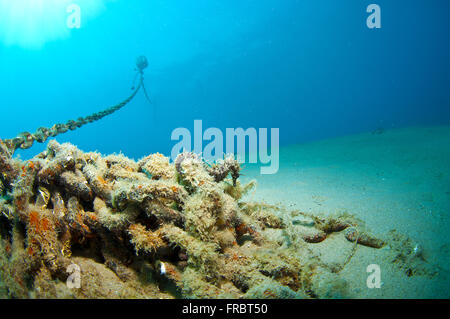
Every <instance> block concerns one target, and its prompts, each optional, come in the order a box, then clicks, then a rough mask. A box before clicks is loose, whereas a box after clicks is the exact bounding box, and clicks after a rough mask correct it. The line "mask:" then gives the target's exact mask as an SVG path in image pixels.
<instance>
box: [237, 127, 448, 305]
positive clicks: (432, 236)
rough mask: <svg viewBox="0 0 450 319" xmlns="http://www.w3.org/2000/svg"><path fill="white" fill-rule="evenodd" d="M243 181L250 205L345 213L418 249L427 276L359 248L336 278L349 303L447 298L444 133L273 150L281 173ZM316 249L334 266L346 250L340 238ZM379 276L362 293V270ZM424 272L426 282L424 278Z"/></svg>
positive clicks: (250, 169) (403, 132)
mask: <svg viewBox="0 0 450 319" xmlns="http://www.w3.org/2000/svg"><path fill="white" fill-rule="evenodd" d="M244 174H245V176H243V177H242V179H243V180H251V179H257V181H258V187H257V191H255V192H253V193H252V194H250V195H249V196H251V197H252V199H255V200H264V201H266V202H268V203H273V204H279V205H282V206H284V207H286V208H288V209H290V210H299V211H302V212H307V213H313V214H316V213H320V214H333V213H340V212H348V213H350V214H352V215H355V216H356V217H357V218H360V219H361V220H363V221H364V222H365V223H366V225H367V227H368V228H369V229H370V230H371V231H372V232H373V233H374V234H386V233H388V232H389V231H391V230H396V231H397V232H398V233H400V234H404V235H406V236H408V237H409V238H410V239H411V240H412V242H413V244H414V245H415V246H416V247H418V249H419V250H420V257H421V259H423V261H424V262H425V263H426V264H427V267H428V270H429V271H428V275H426V274H423V275H420V274H419V275H414V276H408V275H405V270H404V269H400V268H399V267H396V265H394V264H393V262H392V258H391V256H392V255H391V254H389V251H388V250H389V249H391V248H390V247H384V248H382V249H371V248H368V247H364V246H360V245H358V249H357V250H356V252H355V255H354V256H353V258H352V259H351V260H350V262H349V263H348V265H347V266H346V267H345V268H344V269H343V270H342V271H341V273H340V275H341V276H342V277H343V278H344V279H345V280H346V281H347V282H348V284H349V287H350V288H351V290H350V291H351V297H354V298H449V297H450V288H449V287H450V235H449V231H450V219H449V216H450V126H436V127H417V128H404V129H394V130H386V131H381V132H373V133H365V134H359V135H352V136H347V137H341V138H335V139H329V140H324V141H319V142H314V143H308V144H301V145H292V146H288V147H283V148H281V149H280V169H279V171H278V173H277V174H274V175H260V173H259V167H256V166H247V168H246V169H245V170H244ZM331 240H333V242H330V240H327V244H326V245H323V244H322V243H318V244H316V245H317V251H318V253H319V254H321V256H322V259H325V260H328V261H329V262H333V261H334V260H336V262H338V261H339V260H340V259H342V258H343V257H342V256H344V255H346V254H347V251H348V250H349V249H350V246H349V245H350V243H348V242H346V241H345V240H343V239H342V238H341V237H339V236H335V237H333V238H331ZM370 264H377V265H379V266H380V270H381V281H382V284H381V288H378V289H377V288H373V289H369V288H368V287H367V283H366V281H367V278H368V276H369V273H367V266H368V265H370ZM430 270H431V273H433V275H430Z"/></svg>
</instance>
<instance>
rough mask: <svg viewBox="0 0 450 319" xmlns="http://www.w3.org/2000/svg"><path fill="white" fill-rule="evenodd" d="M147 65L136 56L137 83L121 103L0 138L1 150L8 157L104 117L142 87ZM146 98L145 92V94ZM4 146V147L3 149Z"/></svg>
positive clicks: (141, 57) (123, 103)
mask: <svg viewBox="0 0 450 319" xmlns="http://www.w3.org/2000/svg"><path fill="white" fill-rule="evenodd" d="M147 66H148V62H147V58H146V57H145V56H140V57H138V59H137V61H136V67H137V69H138V72H139V73H138V74H139V75H140V79H139V84H138V86H137V87H136V88H133V90H134V91H133V93H132V94H131V95H130V96H129V97H128V98H127V99H125V100H124V101H122V102H121V103H119V104H117V105H114V106H111V107H109V108H107V109H105V110H103V111H100V112H96V113H93V114H91V115H89V116H86V117H80V118H78V119H77V120H69V121H67V123H65V124H54V125H53V126H52V127H50V128H47V127H39V128H38V129H37V130H36V132H34V133H29V132H22V133H20V134H19V135H17V137H15V138H12V139H5V140H0V142H1V144H2V145H1V146H2V151H3V153H4V152H7V153H8V154H7V155H9V156H10V157H11V156H12V155H14V152H15V151H16V150H17V149H19V148H21V149H28V148H30V147H31V146H33V144H34V142H38V143H44V142H45V141H46V140H47V139H48V138H49V137H55V136H57V135H60V134H63V133H66V132H67V131H69V130H71V131H73V130H75V129H77V128H79V127H82V126H83V125H85V124H88V123H92V122H95V121H98V120H100V119H102V118H104V117H105V116H107V115H110V114H112V113H114V112H116V111H118V110H120V109H121V108H123V107H124V106H125V105H127V104H128V103H129V102H131V100H132V99H133V98H134V97H135V96H136V94H137V93H138V92H139V90H140V89H141V88H144V90H145V87H144V72H143V70H144V69H145V68H146V67H147ZM145 93H146V92H145ZM145 95H146V97H147V98H148V96H147V94H145ZM5 148H6V149H5Z"/></svg>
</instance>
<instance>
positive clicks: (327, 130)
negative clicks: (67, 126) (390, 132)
mask: <svg viewBox="0 0 450 319" xmlns="http://www.w3.org/2000/svg"><path fill="white" fill-rule="evenodd" d="M373 1H375V0H373ZM7 2H8V0H6V1H5V0H2V1H0V3H3V5H4V7H3V8H5V3H7ZM9 2H16V3H26V2H27V1H25V0H20V1H15V0H14V1H13V0H10V1H9ZM49 2H51V1H49ZM69 2H71V3H79V4H80V8H81V9H82V24H81V28H80V29H71V30H69V31H67V30H63V31H62V30H61V29H64V28H67V27H66V26H65V25H64V23H65V18H66V17H67V16H68V13H67V12H66V11H65V10H59V11H58V10H56V11H55V10H53V11H52V12H51V16H50V13H49V12H46V11H45V8H46V7H45V6H44V10H43V11H42V12H41V13H39V12H37V13H36V14H41V15H42V14H48V15H49V19H48V21H47V20H46V19H41V20H38V21H43V22H46V21H47V22H48V23H42V24H37V25H36V26H35V27H34V28H33V32H34V33H31V34H30V31H28V34H27V31H24V30H25V29H26V25H27V21H20V15H16V16H14V17H13V19H15V20H14V21H11V20H10V19H3V20H0V28H1V29H0V96H1V99H0V110H1V119H2V123H1V125H0V137H1V138H12V137H14V136H16V134H18V133H20V132H22V131H30V132H34V130H35V129H36V128H38V127H39V126H51V125H53V124H54V123H58V122H61V123H65V122H66V121H67V120H69V119H73V118H78V117H79V116H86V115H88V114H90V113H92V112H97V111H100V110H102V109H104V108H106V107H108V106H111V105H114V104H116V103H119V102H120V101H122V100H123V99H125V98H126V97H127V96H128V95H129V94H130V93H131V90H130V88H131V85H132V81H133V77H134V75H135V71H134V62H135V58H136V57H137V56H139V55H141V54H144V55H145V56H147V58H148V60H149V67H148V69H146V70H145V84H146V87H147V89H148V91H149V94H150V98H151V100H152V103H151V104H149V103H148V102H147V100H146V99H145V97H144V95H143V94H142V92H140V93H139V94H138V96H137V97H136V98H135V99H134V100H133V101H132V102H131V103H130V104H129V105H127V106H126V107H125V108H124V109H122V110H120V111H119V112H117V113H115V114H113V115H111V116H109V117H107V118H105V119H103V120H102V121H100V122H96V123H92V124H89V125H87V126H85V127H83V128H81V129H78V130H76V131H73V132H69V133H66V134H64V135H61V136H58V137H57V140H58V141H59V142H71V143H73V144H75V145H77V146H78V147H79V148H81V149H83V150H84V151H93V150H98V151H100V152H102V153H105V154H108V153H113V152H120V151H122V152H123V153H124V154H126V155H127V156H129V157H132V158H140V157H142V156H144V155H146V154H149V153H152V152H157V151H158V152H161V153H165V154H169V153H170V150H171V148H172V146H173V145H174V144H175V142H174V141H171V139H170V135H171V132H172V131H173V130H174V129H175V128H177V127H186V128H188V129H192V128H193V121H194V120H195V119H201V120H202V121H203V126H204V128H207V127H217V128H220V129H223V130H225V128H227V127H230V128H236V127H243V128H248V127H255V128H274V127H275V128H280V143H281V145H286V144H291V143H298V142H305V141H312V140H318V139H322V138H327V137H333V136H341V135H347V134H353V133H359V132H366V131H371V130H375V129H378V128H385V129H386V128H395V127H405V126H415V125H440V124H450V96H449V94H448V92H449V91H450V90H449V89H450V65H449V63H450V62H449V61H450V47H449V41H448V33H449V30H450V20H449V17H448V13H449V12H450V2H449V1H446V0H442V1H423V0H422V1H417V0H409V1H406V0H399V1H388V0H376V2H375V3H377V4H379V5H380V7H381V21H382V27H381V29H369V28H368V27H367V26H366V18H367V17H368V15H369V14H368V13H367V12H366V7H367V5H369V4H370V3H373V2H371V1H359V0H347V1H335V0H308V1H306V0H305V1H294V0H283V1H279V0H252V1H251V0H227V1H214V0H196V1H195V2H193V1H184V0H171V1H166V0H151V1H144V0H126V1H125V0H118V1H101V0H92V2H91V4H92V3H97V4H99V5H104V6H105V7H104V9H103V10H101V9H97V10H92V9H91V8H86V9H85V8H84V7H83V6H84V5H85V3H86V1H84V2H83V1H75V0H73V1H69ZM6 7H7V6H6ZM47 9H48V5H47ZM63 9H64V8H63ZM93 11H95V12H93ZM2 14H3V15H2V16H1V17H3V18H5V16H6V17H8V14H9V13H8V12H3V13H2ZM11 17H12V15H10V18H11ZM52 21H53V22H52ZM12 29H14V30H12ZM12 32H16V33H12ZM63 33H64V34H65V35H66V36H62V35H61V36H58V34H63ZM8 34H9V35H11V34H13V36H12V38H11V36H10V37H9V38H8V37H7V35H8ZM14 34H16V36H17V38H14ZM20 37H21V38H20ZM33 37H38V39H35V40H39V41H33ZM44 147H45V145H35V146H34V147H33V148H32V149H31V150H28V151H20V152H18V153H17V154H20V155H21V156H22V157H30V156H32V155H34V154H36V153H37V152H39V151H40V150H42V149H43V148H44Z"/></svg>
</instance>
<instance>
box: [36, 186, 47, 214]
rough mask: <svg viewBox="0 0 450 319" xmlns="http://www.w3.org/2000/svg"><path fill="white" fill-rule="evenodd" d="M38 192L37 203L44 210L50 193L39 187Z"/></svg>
mask: <svg viewBox="0 0 450 319" xmlns="http://www.w3.org/2000/svg"><path fill="white" fill-rule="evenodd" d="M38 191H39V198H38V202H39V204H42V205H39V206H40V207H41V208H42V209H45V208H46V207H47V204H48V201H49V200H50V192H49V191H48V189H47V188H45V187H43V186H39V188H38Z"/></svg>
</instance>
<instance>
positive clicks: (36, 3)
mask: <svg viewBox="0 0 450 319" xmlns="http://www.w3.org/2000/svg"><path fill="white" fill-rule="evenodd" d="M105 2H106V1H105V0H77V1H75V0H0V41H1V42H2V43H3V44H5V45H7V46H14V45H17V46H20V47H23V48H26V49H40V48H42V47H43V46H44V45H45V44H46V43H48V42H50V41H55V40H59V39H66V38H68V37H69V36H70V34H71V28H69V27H68V23H67V21H68V19H69V18H70V16H71V14H72V13H73V10H71V8H73V5H75V6H78V8H80V13H81V14H80V16H81V21H82V23H83V22H84V21H85V19H89V18H92V17H94V16H96V15H97V14H99V13H100V12H101V11H103V10H104V7H105ZM82 26H83V24H81V27H82Z"/></svg>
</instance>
